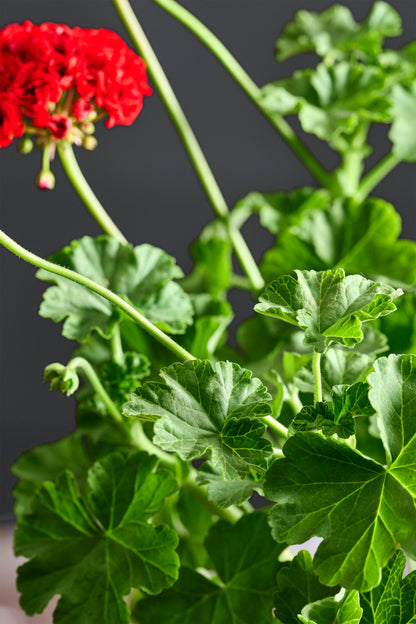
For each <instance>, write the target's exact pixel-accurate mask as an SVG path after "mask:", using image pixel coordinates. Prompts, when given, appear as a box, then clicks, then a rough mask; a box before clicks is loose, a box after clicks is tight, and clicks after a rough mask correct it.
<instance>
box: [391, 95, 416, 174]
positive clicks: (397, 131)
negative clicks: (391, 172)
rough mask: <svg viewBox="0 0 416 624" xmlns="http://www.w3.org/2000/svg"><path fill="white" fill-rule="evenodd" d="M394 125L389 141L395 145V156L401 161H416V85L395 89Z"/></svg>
mask: <svg viewBox="0 0 416 624" xmlns="http://www.w3.org/2000/svg"><path fill="white" fill-rule="evenodd" d="M392 112H393V123H392V126H391V130H390V133H389V139H390V141H391V142H392V143H393V154H394V155H395V156H397V158H399V159H400V160H405V161H406V162H414V161H415V160H416V131H415V125H414V119H415V114H416V84H413V85H412V86H411V87H410V88H409V89H405V88H403V87H401V86H400V85H396V86H395V87H394V89H393V110H392Z"/></svg>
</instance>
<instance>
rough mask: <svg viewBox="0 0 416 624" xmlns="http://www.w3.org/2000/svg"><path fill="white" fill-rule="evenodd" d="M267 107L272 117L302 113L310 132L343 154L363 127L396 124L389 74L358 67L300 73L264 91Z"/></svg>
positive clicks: (353, 64) (355, 64)
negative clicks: (274, 115)
mask: <svg viewBox="0 0 416 624" xmlns="http://www.w3.org/2000/svg"><path fill="white" fill-rule="evenodd" d="M262 103H263V105H264V106H265V107H266V108H267V109H268V110H269V111H270V112H272V113H279V114H281V115H293V114H297V115H298V116H299V121H300V123H301V125H302V128H303V130H304V131H305V132H308V133H312V134H315V135H316V136H317V137H319V138H320V139H323V140H324V141H328V142H329V144H330V145H331V146H332V147H333V148H334V149H336V150H338V151H341V152H342V151H345V150H346V149H348V145H349V140H350V135H352V134H353V133H354V132H355V131H356V130H357V129H358V128H359V126H360V124H361V123H363V122H365V123H367V122H369V121H376V122H379V123H389V122H390V121H391V114H390V106H391V101H390V98H389V94H388V92H387V91H386V86H385V75H384V73H383V71H382V70H381V69H380V68H378V67H376V66H368V65H364V64H362V63H358V62H344V61H341V62H340V63H337V64H335V65H333V66H330V67H327V66H326V65H325V64H323V63H321V64H320V65H318V67H317V68H316V69H315V70H311V69H304V70H298V71H296V72H295V73H294V74H293V76H292V77H291V78H285V79H283V80H279V81H278V82H274V83H271V84H268V85H266V86H265V87H263V89H262Z"/></svg>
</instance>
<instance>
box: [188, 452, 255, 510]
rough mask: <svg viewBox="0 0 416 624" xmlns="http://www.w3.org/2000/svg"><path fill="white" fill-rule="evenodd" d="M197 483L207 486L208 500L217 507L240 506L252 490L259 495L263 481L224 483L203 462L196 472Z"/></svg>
mask: <svg viewBox="0 0 416 624" xmlns="http://www.w3.org/2000/svg"><path fill="white" fill-rule="evenodd" d="M197 483H199V484H207V489H208V498H209V500H211V501H212V502H213V503H215V504H216V505H218V506H219V507H229V506H230V505H241V503H244V501H246V500H247V499H248V498H250V496H251V495H252V494H253V492H254V490H256V491H259V490H260V492H259V493H261V491H262V486H263V480H260V481H255V480H254V479H253V478H250V477H246V478H245V479H235V480H234V481H228V480H227V481H225V480H224V479H223V478H222V475H221V474H220V473H219V472H215V471H214V470H213V469H212V467H211V466H209V465H207V462H205V463H204V464H203V465H202V466H201V468H200V469H199V471H198V477H197Z"/></svg>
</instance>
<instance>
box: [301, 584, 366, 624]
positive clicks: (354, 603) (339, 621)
mask: <svg viewBox="0 0 416 624" xmlns="http://www.w3.org/2000/svg"><path fill="white" fill-rule="evenodd" d="M362 612H363V610H362V608H361V607H360V594H359V593H358V591H355V590H353V591H349V592H345V594H344V595H343V596H342V597H341V598H338V597H337V596H334V597H331V598H324V599H323V600H318V601H317V602H314V603H312V604H310V605H307V606H306V607H305V608H304V609H302V614H301V615H300V616H299V620H300V621H301V622H302V623H303V624H359V622H361V614H362Z"/></svg>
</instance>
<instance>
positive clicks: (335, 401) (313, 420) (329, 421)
mask: <svg viewBox="0 0 416 624" xmlns="http://www.w3.org/2000/svg"><path fill="white" fill-rule="evenodd" d="M331 398H332V401H325V402H318V403H316V405H307V406H305V407H303V408H302V410H301V411H300V412H299V414H297V415H296V416H295V418H294V419H293V421H292V423H291V428H292V429H293V430H294V431H322V433H323V434H324V435H326V436H332V435H334V434H337V435H338V436H339V437H340V438H349V437H350V436H352V435H354V433H355V422H354V419H355V418H358V417H360V416H372V414H373V413H374V409H373V407H372V406H371V403H370V401H369V399H368V384H366V383H361V382H360V383H357V384H354V385H353V386H336V387H335V388H333V391H332V397H331Z"/></svg>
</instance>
